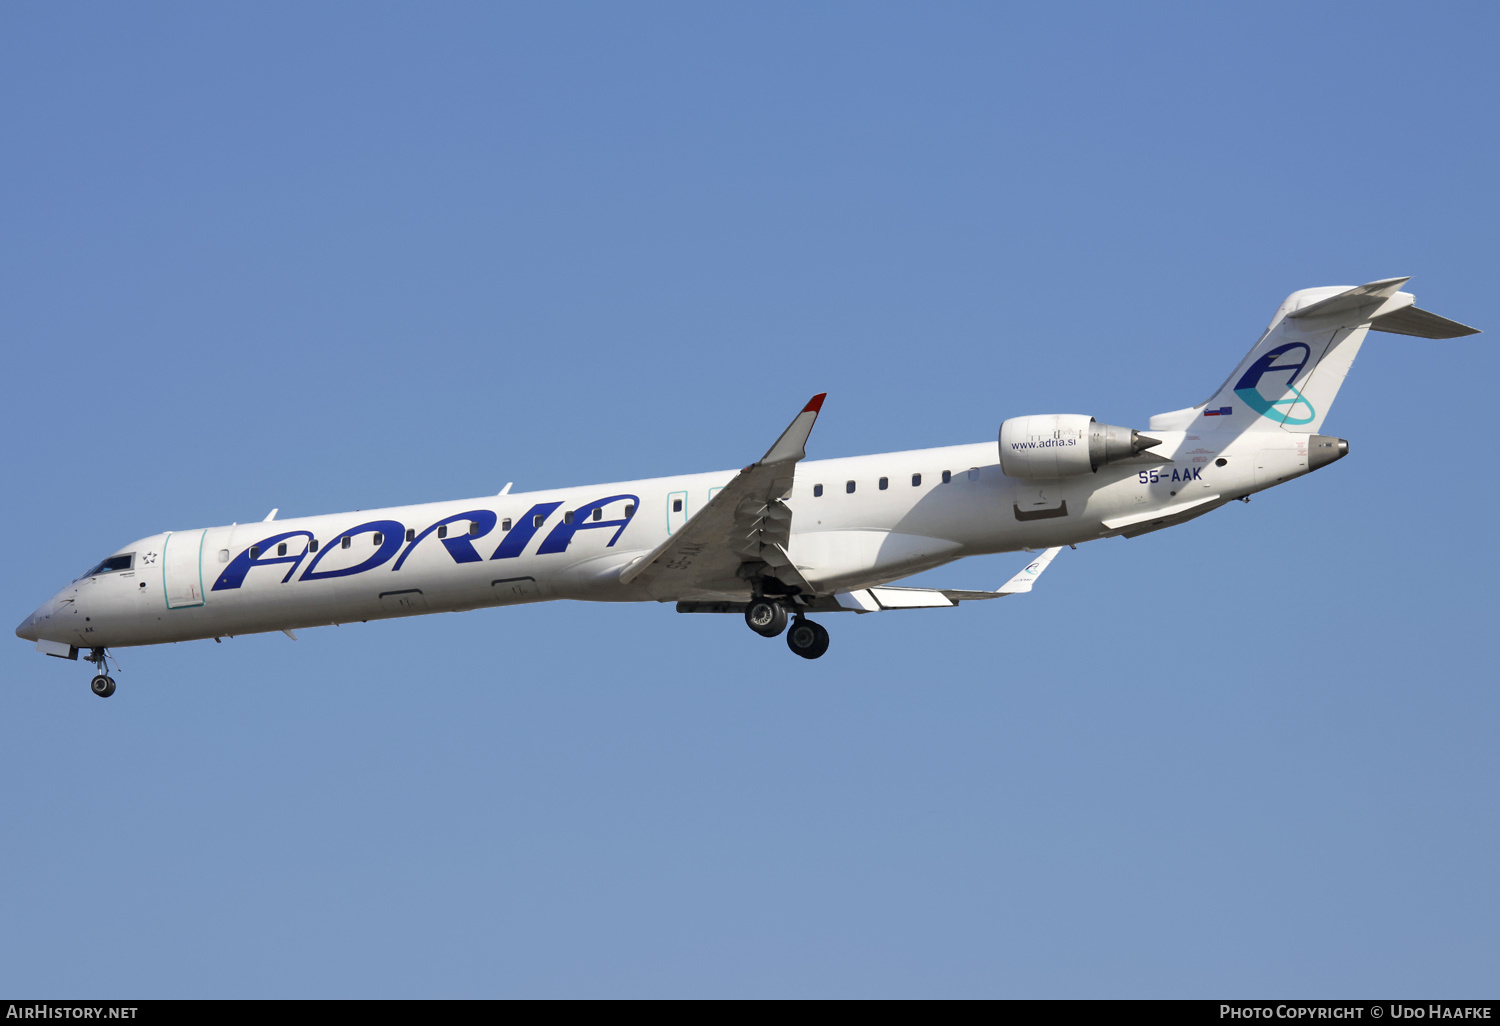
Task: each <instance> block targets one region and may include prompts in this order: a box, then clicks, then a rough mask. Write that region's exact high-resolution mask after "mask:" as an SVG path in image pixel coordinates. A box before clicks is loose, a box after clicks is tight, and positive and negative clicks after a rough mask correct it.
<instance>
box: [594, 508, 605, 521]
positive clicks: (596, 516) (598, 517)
mask: <svg viewBox="0 0 1500 1026" xmlns="http://www.w3.org/2000/svg"><path fill="white" fill-rule="evenodd" d="M594 519H595V520H603V519H604V510H602V509H596V510H594Z"/></svg>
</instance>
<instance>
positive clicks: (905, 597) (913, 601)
mask: <svg viewBox="0 0 1500 1026" xmlns="http://www.w3.org/2000/svg"><path fill="white" fill-rule="evenodd" d="M1061 551H1062V548H1061V547H1059V548H1055V549H1047V550H1046V551H1045V552H1043V553H1042V554H1041V555H1040V556H1038V557H1037V558H1036V559H1033V560H1032V561H1031V562H1030V563H1027V564H1026V569H1024V570H1022V571H1021V572H1020V573H1018V574H1016V575H1015V576H1014V577H1012V578H1011V579H1010V580H1008V581H1006V582H1005V583H1004V584H1002V585H1001V586H1000V588H999V590H998V591H958V590H956V589H951V588H893V587H891V586H889V585H885V586H882V587H879V588H862V589H860V590H858V591H841V592H839V593H838V594H837V595H834V596H833V599H834V601H835V602H836V603H838V605H837V608H839V609H852V610H854V611H855V612H857V613H875V612H879V611H881V610H884V609H933V608H943V607H946V606H956V605H958V604H959V603H960V602H977V601H979V600H981V599H992V598H1004V597H1005V596H1006V595H1024V594H1025V593H1026V592H1028V591H1030V590H1031V586H1032V585H1033V584H1035V583H1036V579H1037V578H1038V577H1040V576H1041V575H1042V571H1043V570H1045V569H1047V564H1048V563H1051V562H1052V560H1053V558H1054V557H1055V556H1056V555H1057V554H1058V553H1059V552H1061Z"/></svg>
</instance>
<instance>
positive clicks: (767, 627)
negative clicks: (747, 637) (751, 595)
mask: <svg viewBox="0 0 1500 1026" xmlns="http://www.w3.org/2000/svg"><path fill="white" fill-rule="evenodd" d="M745 625H746V626H748V627H749V628H750V629H751V630H752V631H754V632H755V633H756V634H759V635H760V636H761V637H763V638H774V637H776V635H778V634H780V633H781V632H782V631H784V630H786V606H783V605H782V604H781V603H780V602H772V601H771V600H770V599H755V600H754V601H753V602H751V603H750V604H749V605H748V606H746V607H745Z"/></svg>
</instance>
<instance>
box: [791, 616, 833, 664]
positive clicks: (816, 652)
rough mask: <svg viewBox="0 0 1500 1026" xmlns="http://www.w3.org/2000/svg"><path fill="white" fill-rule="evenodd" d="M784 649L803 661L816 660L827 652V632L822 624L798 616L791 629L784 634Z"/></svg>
mask: <svg viewBox="0 0 1500 1026" xmlns="http://www.w3.org/2000/svg"><path fill="white" fill-rule="evenodd" d="M786 647H787V648H789V649H791V650H792V651H793V652H796V653H797V654H798V655H799V656H801V657H802V658H803V659H816V658H818V656H820V655H822V654H823V653H824V652H827V651H828V631H827V630H825V629H824V627H823V625H822V624H820V623H813V622H812V621H811V620H804V619H803V618H802V617H800V616H799V617H797V622H796V623H794V624H792V629H791V630H789V631H787V632H786Z"/></svg>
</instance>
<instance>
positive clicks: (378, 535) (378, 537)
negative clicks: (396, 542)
mask: <svg viewBox="0 0 1500 1026" xmlns="http://www.w3.org/2000/svg"><path fill="white" fill-rule="evenodd" d="M383 541H385V535H383V534H381V533H380V532H379V531H376V532H375V547H376V548H379V547H380V543H381V542H383Z"/></svg>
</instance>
